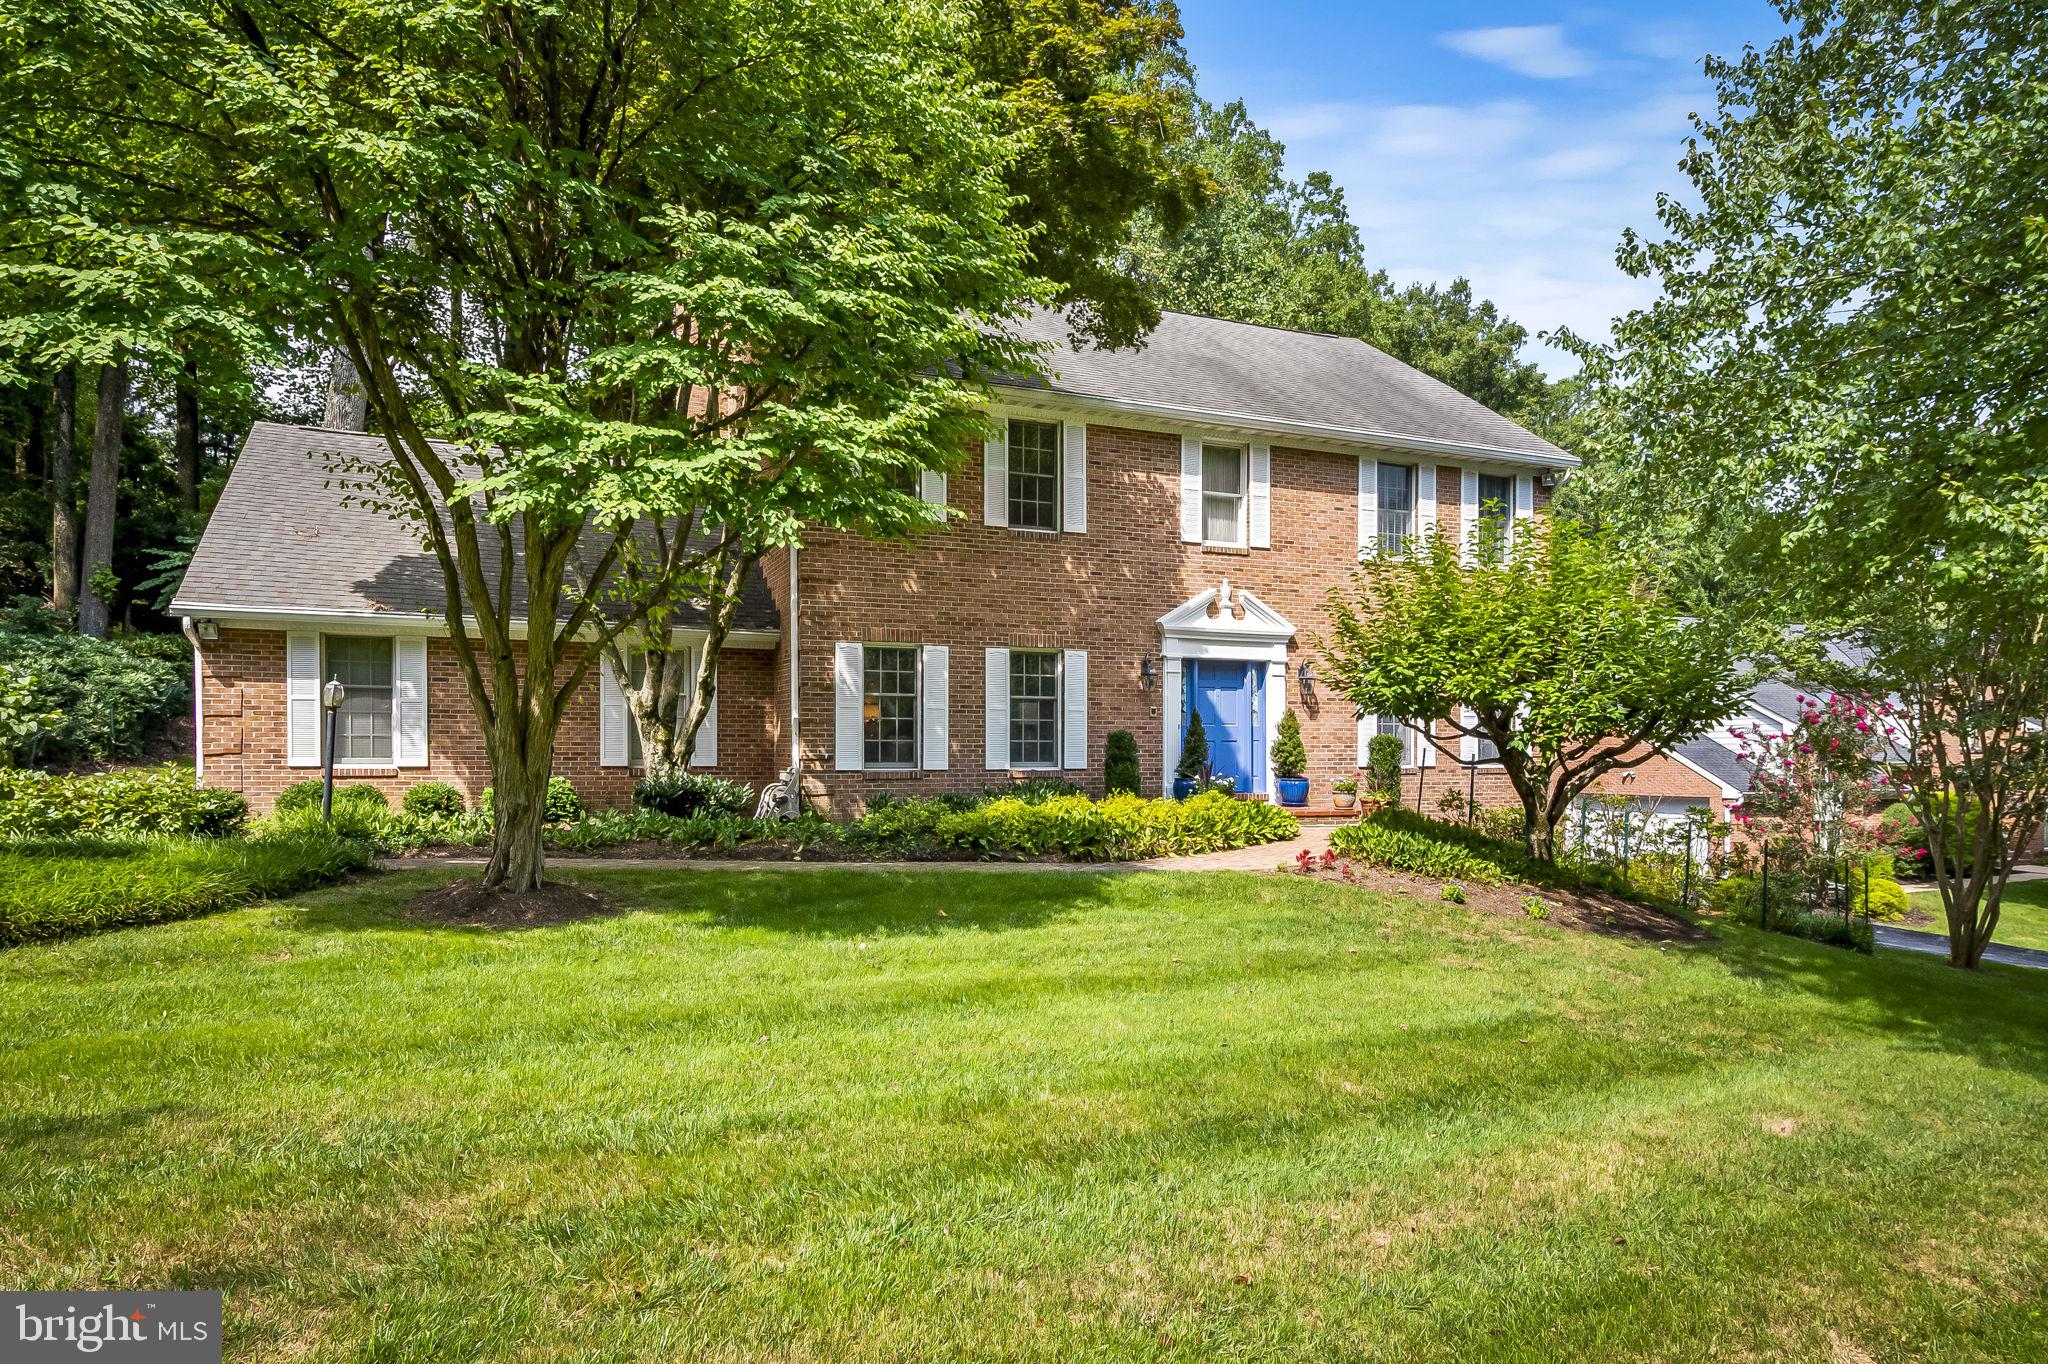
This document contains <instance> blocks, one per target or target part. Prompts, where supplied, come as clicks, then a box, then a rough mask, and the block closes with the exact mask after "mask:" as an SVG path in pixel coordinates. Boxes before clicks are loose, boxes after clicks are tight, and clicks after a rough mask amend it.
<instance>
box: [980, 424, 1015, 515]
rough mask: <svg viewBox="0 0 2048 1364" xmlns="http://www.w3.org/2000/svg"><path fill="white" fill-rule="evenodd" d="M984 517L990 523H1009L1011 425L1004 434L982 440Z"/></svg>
mask: <svg viewBox="0 0 2048 1364" xmlns="http://www.w3.org/2000/svg"><path fill="white" fill-rule="evenodd" d="M981 519H982V520H984V521H986V522H988V524H990V525H991V526H1007V525H1009V524H1010V437H1009V424H1008V423H1007V422H1006V423H1003V434H1002V435H999V436H991V437H990V438H989V439H987V440H985V441H983V442H982V443H981Z"/></svg>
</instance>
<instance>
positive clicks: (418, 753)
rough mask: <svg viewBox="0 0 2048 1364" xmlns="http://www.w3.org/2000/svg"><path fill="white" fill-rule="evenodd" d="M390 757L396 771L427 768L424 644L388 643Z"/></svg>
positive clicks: (401, 639) (405, 639)
mask: <svg viewBox="0 0 2048 1364" xmlns="http://www.w3.org/2000/svg"><path fill="white" fill-rule="evenodd" d="M391 756H392V760H393V762H394V763H395V764H396V765H397V766H399V767H425V766H426V765H427V642H426V640H424V639H420V638H416V637H415V638H408V637H406V636H403V635H401V636H399V637H398V638H397V639H394V640H392V641H391Z"/></svg>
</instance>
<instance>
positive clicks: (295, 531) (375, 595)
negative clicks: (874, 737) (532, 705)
mask: <svg viewBox="0 0 2048 1364" xmlns="http://www.w3.org/2000/svg"><path fill="white" fill-rule="evenodd" d="M443 448H444V449H446V447H443ZM447 452H448V453H449V454H450V455H451V457H452V456H453V453H454V452H453V451H452V450H448V451H447ZM390 458H391V452H390V450H389V448H388V447H386V445H385V444H384V438H383V437H382V436H369V435H364V434H362V433H361V432H358V431H329V430H324V429H321V428H319V427H308V426H282V425H279V424H277V423H275V422H258V423H256V425H255V426H254V427H252V428H251V429H250V431H249V439H248V440H247V441H246V442H245V443H244V444H243V446H242V453H241V456H240V458H238V459H237V460H236V461H235V468H234V472H233V473H232V474H231V475H229V477H228V483H227V487H226V488H224V489H223V490H222V491H221V496H220V503H219V505H218V506H217V507H215V508H214V512H213V516H212V518H211V519H210V520H208V521H207V523H206V532H205V534H204V535H202V536H201V537H200V540H199V548H198V550H197V552H196V553H194V554H193V556H192V563H191V566H190V567H189V568H187V569H186V570H185V580H184V582H183V583H181V584H179V587H178V595H177V599H176V600H175V601H174V602H172V604H171V610H172V611H173V612H175V613H178V614H182V615H200V614H204V613H205V612H206V611H207V610H210V609H214V608H223V609H231V610H232V609H240V610H246V611H276V612H293V613H296V612H315V613H318V612H328V613H354V612H385V611H388V612H393V613H396V614H408V615H416V614H428V615H442V614H445V612H446V609H447V603H448V598H447V593H446V589H445V588H444V587H443V586H442V579H441V568H440V565H439V563H438V562H436V560H435V559H434V557H433V555H432V553H431V552H429V551H428V550H426V549H424V548H423V547H422V546H421V544H420V540H419V537H418V535H417V534H416V533H415V531H414V530H413V528H412V527H411V526H409V525H406V524H405V523H402V522H399V521H395V520H393V519H391V518H390V517H389V516H387V515H385V514H384V513H383V512H381V511H377V510H375V509H373V508H370V507H366V506H362V505H360V504H350V503H349V502H348V501H347V500H346V499H347V495H348V489H347V487H346V486H344V485H346V484H348V483H352V482H356V483H359V482H360V481H361V479H362V474H361V473H360V472H357V471H359V470H361V469H363V468H365V467H368V466H380V465H384V464H386V463H388V462H389V460H390ZM516 538H517V537H516V535H515V540H516ZM485 544H486V548H487V551H488V552H486V554H485V555H484V574H485V577H486V579H487V580H488V581H489V582H490V583H491V585H492V590H493V591H494V592H495V591H496V585H497V555H496V552H495V551H496V546H495V544H493V543H492V542H491V541H489V540H486V542H485ZM592 557H594V556H592ZM515 562H516V561H515ZM524 577H525V575H524V574H523V573H520V574H519V576H518V581H517V582H515V591H514V594H513V596H514V610H515V611H517V612H521V613H523V612H524V609H525V601H524V592H523V583H524ZM703 620H704V616H703V613H702V611H700V610H698V609H697V608H695V607H692V606H689V605H687V604H686V605H684V606H683V607H682V608H681V609H680V610H679V611H678V612H677V620H676V623H677V624H679V625H682V626H685V627H688V626H693V625H701V624H702V623H703ZM779 625H780V620H779V617H778V616H777V614H776V610H775V603H774V600H773V599H772V598H771V597H770V596H769V594H768V583H767V580H766V579H765V578H764V577H763V576H762V575H761V573H760V571H759V569H756V570H755V571H754V573H753V575H752V576H751V577H750V578H749V579H748V581H747V585H746V589H745V594H744V595H743V596H742V597H741V599H740V609H739V613H738V616H737V618H736V619H735V621H734V626H735V628H737V629H741V630H774V629H777V628H779Z"/></svg>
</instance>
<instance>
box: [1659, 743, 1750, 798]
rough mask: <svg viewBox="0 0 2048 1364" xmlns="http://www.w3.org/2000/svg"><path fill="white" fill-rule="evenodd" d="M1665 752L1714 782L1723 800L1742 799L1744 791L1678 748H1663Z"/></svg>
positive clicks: (1666, 755)
mask: <svg viewBox="0 0 2048 1364" xmlns="http://www.w3.org/2000/svg"><path fill="white" fill-rule="evenodd" d="M1663 753H1664V756H1665V757H1667V758H1672V759H1675V760H1676V761H1677V763H1678V765H1679V766H1680V767H1685V768H1690V769H1691V770H1692V771H1694V772H1697V773H1699V774H1700V775H1701V776H1702V777H1705V778H1706V779H1707V780H1708V781H1710V782H1712V783H1714V785H1715V786H1716V787H1718V788H1720V791H1721V799H1722V800H1724V801H1729V800H1741V799H1742V792H1740V791H1738V790H1736V789H1735V788H1734V787H1732V786H1730V785H1729V784H1728V783H1727V782H1725V781H1722V780H1721V779H1720V778H1719V777H1717V776H1715V775H1714V774H1713V773H1711V772H1709V771H1707V769H1706V768H1704V767H1701V766H1700V765H1699V764H1698V763H1696V762H1694V761H1693V760H1692V759H1690V758H1688V757H1686V756H1685V755H1684V754H1683V753H1680V752H1679V751H1678V750H1677V749H1675V748H1667V749H1665V750H1663Z"/></svg>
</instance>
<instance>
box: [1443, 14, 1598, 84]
mask: <svg viewBox="0 0 2048 1364" xmlns="http://www.w3.org/2000/svg"><path fill="white" fill-rule="evenodd" d="M1443 43H1444V46H1446V47H1448V48H1450V49H1451V50H1452V51H1454V52H1462V53H1464V54H1465V55H1466V56H1468V57H1476V58H1478V59H1479V60H1480V61H1483V62H1492V63H1493V64H1494V65H1495V66H1504V67H1506V68H1507V69H1508V70H1510V71H1512V72H1514V73H1515V74H1516V75H1519V76H1530V77H1533V78H1535V79H1537V80H1566V79H1569V78H1570V77H1572V76H1583V75H1585V74H1586V73H1587V72H1589V71H1591V70H1592V69H1593V58H1592V55H1591V54H1590V53H1587V52H1584V51H1581V50H1580V49H1578V48H1576V47H1573V46H1572V45H1571V44H1570V43H1568V42H1566V41H1565V37H1564V25H1562V24H1529V25H1525V26H1520V27H1508V28H1468V29H1463V30H1460V31H1459V32H1456V33H1446V34H1444V35H1443Z"/></svg>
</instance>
